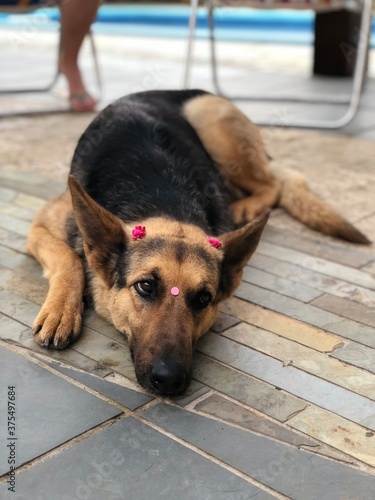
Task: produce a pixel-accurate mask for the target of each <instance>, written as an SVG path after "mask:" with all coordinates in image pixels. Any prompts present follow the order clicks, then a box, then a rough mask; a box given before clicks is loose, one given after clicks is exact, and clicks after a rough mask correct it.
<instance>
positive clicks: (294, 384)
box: [0, 32, 375, 500]
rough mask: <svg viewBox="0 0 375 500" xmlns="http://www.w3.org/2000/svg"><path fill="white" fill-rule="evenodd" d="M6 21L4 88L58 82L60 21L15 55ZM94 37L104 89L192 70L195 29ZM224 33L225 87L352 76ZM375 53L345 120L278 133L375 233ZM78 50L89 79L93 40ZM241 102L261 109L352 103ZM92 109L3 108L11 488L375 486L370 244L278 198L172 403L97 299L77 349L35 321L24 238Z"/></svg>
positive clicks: (127, 493) (268, 131) (2, 435)
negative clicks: (45, 341) (150, 389)
mask: <svg viewBox="0 0 375 500" xmlns="http://www.w3.org/2000/svg"><path fill="white" fill-rule="evenodd" d="M9 33H11V34H12V36H18V35H20V36H21V37H22V36H23V37H24V38H25V34H24V33H16V32H0V41H2V42H4V41H8V42H9V43H5V44H4V43H1V44H0V45H1V46H2V48H1V50H0V67H1V68H2V73H1V85H4V86H10V85H13V84H14V83H17V82H24V81H26V83H27V84H34V83H36V84H40V83H41V82H43V81H48V78H49V76H50V74H51V71H52V66H53V60H54V56H55V47H54V41H55V40H54V37H53V36H52V35H50V34H48V33H39V34H38V36H34V37H30V36H29V37H28V38H27V39H25V43H24V44H23V45H22V46H20V47H18V49H17V57H15V53H14V50H15V49H14V47H13V46H12V44H11V43H10V42H11V39H10V38H9ZM21 39H22V38H21ZM18 40H20V39H19V38H18ZM98 47H99V53H100V60H101V67H102V71H103V76H104V83H105V87H104V88H105V92H104V98H103V101H102V105H104V104H105V103H107V102H110V101H112V100H113V99H115V98H117V97H120V96H121V95H123V94H126V93H128V92H131V91H135V90H141V89H143V90H147V89H149V88H165V87H171V88H180V87H181V82H182V76H183V57H184V44H183V43H182V42H181V41H177V40H176V41H175V40H150V39H148V38H143V39H142V38H138V39H134V38H127V37H123V38H120V37H112V38H111V37H109V36H107V37H104V36H99V37H98ZM21 49H22V50H21ZM222 49H223V56H222V66H221V68H222V76H223V87H224V86H225V88H228V89H230V90H233V92H238V93H239V92H249V91H254V92H257V91H270V92H275V91H279V90H283V91H285V92H289V91H290V89H291V88H293V89H295V88H297V89H298V90H300V91H301V92H307V93H313V92H316V91H317V90H324V91H325V92H327V91H329V90H330V89H333V91H335V92H336V93H337V89H340V91H346V87H347V86H348V85H350V82H347V81H342V80H340V81H330V80H327V79H311V78H310V77H309V72H308V68H309V56H311V51H310V50H309V49H308V48H304V47H297V48H285V47H284V48H283V47H281V48H280V47H279V48H275V47H267V46H259V47H256V46H255V47H254V46H249V45H241V44H236V45H231V44H224V45H223V46H222ZM277 49H278V50H279V52H277ZM15 59H16V61H17V64H15V62H14V60H15ZM372 60H373V56H372V55H371V58H370V79H369V80H368V82H367V85H366V89H365V94H364V99H363V101H362V105H361V109H360V112H359V114H358V116H357V117H356V119H355V120H354V121H353V122H352V123H351V124H350V125H348V126H347V127H346V128H345V129H344V130H341V131H337V132H335V133H330V134H328V133H327V132H324V133H321V132H310V131H301V130H289V129H287V130H282V129H277V128H275V127H272V126H271V127H268V128H264V129H263V135H264V138H265V141H266V144H267V147H268V150H269V151H270V153H271V155H272V157H273V158H274V159H275V161H279V162H282V163H283V164H284V165H287V166H291V167H294V168H296V169H299V170H301V171H303V172H305V173H306V175H307V176H308V178H309V181H310V184H311V186H312V188H313V189H314V190H316V191H318V192H319V193H320V195H321V196H322V197H323V198H325V199H327V200H330V201H331V203H332V204H334V205H335V206H336V207H337V208H338V209H339V210H340V211H342V213H344V214H345V216H346V217H347V218H349V219H350V220H351V221H352V222H353V223H355V224H356V225H357V226H358V227H360V228H361V229H362V230H363V231H364V232H366V234H368V236H369V237H370V238H372V239H373V240H375V224H374V221H375V208H374V186H375V182H374V181H375V179H374V177H375V172H374V168H373V158H374V156H375V143H374V141H373V139H375V114H374V108H375V100H374V92H375V87H374V80H373V79H372V78H371V77H372V76H374V71H373V66H372V64H373V62H372ZM206 61H207V52H206V47H205V44H204V42H201V43H199V44H198V45H197V63H196V65H195V66H194V73H193V76H192V82H191V83H192V85H193V86H196V87H203V88H207V89H211V82H210V78H209V72H208V66H207V62H206ZM83 64H84V67H85V75H87V76H86V78H87V80H88V81H89V82H91V81H92V80H93V74H92V70H91V65H90V59H89V58H88V56H87V54H86V53H84V55H83ZM25 75H26V76H25ZM293 75H295V76H293ZM63 89H64V87H63V82H61V83H60V85H59V86H58V90H57V91H58V93H62V92H63ZM341 89H343V90H341ZM293 91H294V90H293ZM61 95H62V94H61ZM239 104H240V106H241V107H242V109H243V110H244V111H245V112H247V113H248V114H249V115H250V116H252V117H253V118H255V120H256V119H257V118H263V117H265V116H268V117H270V118H271V120H272V116H276V115H277V116H280V115H281V116H284V117H286V118H287V117H288V116H292V115H294V114H298V113H300V114H301V115H303V116H305V115H307V114H308V113H313V114H314V115H315V116H317V115H319V116H325V117H331V116H334V115H335V113H337V112H338V111H337V109H336V108H334V107H333V106H327V105H326V106H324V107H321V108H320V107H318V106H308V105H304V106H301V105H297V106H295V107H293V106H291V105H286V104H281V103H273V104H270V105H266V104H260V103H258V102H255V103H248V102H247V103H239ZM0 105H1V109H2V110H15V109H16V110H20V111H23V110H24V109H31V108H34V109H47V108H51V107H55V108H56V107H60V108H63V107H64V106H65V101H64V100H63V99H62V100H60V101H59V100H56V99H55V98H51V97H49V96H44V95H40V96H30V95H26V96H24V95H22V96H6V97H5V96H2V97H1V98H0ZM92 118H93V115H85V116H82V115H81V116H77V115H71V114H59V115H52V116H39V117H21V118H12V119H10V118H7V119H3V120H1V121H0V134H1V145H0V338H1V340H0V358H1V359H0V381H1V385H2V387H1V391H0V412H1V414H2V415H3V417H2V419H3V420H2V422H3V423H2V424H1V426H0V498H2V499H3V498H4V499H8V498H9V499H10V498H12V499H14V498H16V499H26V498H28V499H29V498H32V499H33V500H34V499H37V500H39V499H40V500H42V499H43V500H44V499H46V500H47V499H48V500H51V499H63V500H67V499H69V500H70V499H98V500H103V499H105V500H119V499H128V498H136V499H138V498H139V499H146V498H157V499H159V498H167V499H173V500H174V499H175V498H181V499H192V498H196V499H200V500H201V499H204V500H206V499H207V500H208V499H214V498H215V499H221V498H222V499H236V500H244V499H246V498H252V497H256V498H271V497H274V498H292V499H301V500H306V499H312V500H315V499H327V500H331V499H337V500H338V499H345V500H349V499H361V500H362V499H369V500H370V499H371V500H372V499H373V498H374V496H375V476H374V471H375V459H374V457H375V441H374V440H375V368H374V367H375V316H374V313H373V310H374V304H375V253H374V248H373V246H370V247H366V248H361V247H355V246H354V245H348V244H344V243H340V242H337V241H334V240H332V239H329V238H326V237H323V236H320V235H318V234H316V233H314V232H312V231H309V230H307V229H305V228H303V227H302V226H301V225H300V224H299V223H297V222H295V221H292V220H291V218H290V217H289V216H288V215H286V214H284V213H283V212H282V211H281V210H280V209H277V210H276V211H275V212H274V213H273V216H272V219H271V222H270V224H269V225H268V227H267V229H266V231H265V234H264V237H263V238H262V242H261V244H260V246H259V249H258V250H257V252H256V255H255V256H254V258H253V259H252V261H251V262H250V264H249V265H248V266H247V267H246V269H245V273H244V279H243V283H242V284H241V286H240V287H239V289H238V291H237V292H236V294H235V297H234V298H233V299H231V300H230V301H228V302H227V303H226V304H224V305H223V307H222V312H221V315H220V317H219V320H218V321H217V323H216V325H215V326H214V328H213V329H212V331H210V332H209V333H208V334H207V335H206V336H205V337H204V338H203V339H202V340H201V341H200V342H199V344H198V346H197V352H196V356H195V365H194V379H193V382H192V384H191V386H190V388H189V390H188V391H187V393H186V394H185V395H184V396H183V397H180V398H177V399H174V400H169V399H163V398H158V397H155V396H153V395H151V394H145V392H144V391H143V390H142V389H141V388H140V387H139V386H138V385H137V383H136V381H135V375H134V370H133V365H132V362H131V359H130V353H129V349H128V346H127V343H126V341H125V339H124V338H123V336H122V335H120V334H119V333H118V332H117V331H116V330H115V329H114V328H113V327H111V326H110V325H108V324H107V323H106V322H104V321H103V320H101V319H100V318H98V317H97V316H96V314H95V313H94V312H93V311H92V310H87V311H86V312H85V316H84V328H83V331H82V335H81V337H80V339H79V340H78V341H77V342H76V343H75V344H74V345H73V346H72V347H71V348H69V349H67V350H65V351H58V352H54V351H47V350H44V349H42V348H39V347H37V346H36V344H35V343H34V341H33V339H32V334H31V331H30V327H31V325H32V322H33V320H34V318H35V316H36V314H37V312H38V310H39V307H40V305H41V304H42V302H43V300H44V298H45V295H46V291H47V284H46V281H45V280H44V279H43V277H42V273H41V270H40V267H39V265H38V264H37V263H36V262H35V261H34V260H33V259H31V258H30V257H28V256H27V255H26V254H25V251H24V245H25V239H26V236H27V233H28V230H29V225H30V221H31V220H32V218H33V216H34V214H35V212H36V211H37V210H38V209H39V208H40V207H41V206H42V205H43V203H44V200H45V199H48V198H50V197H52V196H54V195H55V194H58V193H59V192H61V191H62V189H63V188H64V185H65V179H66V175H67V172H68V165H69V160H70V157H71V154H72V152H73V149H74V145H75V143H76V141H77V139H78V137H79V134H80V133H81V132H82V131H83V130H84V128H85V127H86V126H87V124H88V123H89V122H90V120H91V119H92ZM7 421H8V424H7ZM12 460H15V466H16V467H17V469H16V470H15V472H14V471H13V470H11V467H12V465H13V463H12ZM9 488H11V489H12V488H13V489H14V490H15V493H13V491H12V490H9Z"/></svg>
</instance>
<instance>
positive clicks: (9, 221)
mask: <svg viewBox="0 0 375 500" xmlns="http://www.w3.org/2000/svg"><path fill="white" fill-rule="evenodd" d="M0 227H2V228H3V229H7V230H8V231H13V232H14V233H17V234H19V235H20V236H25V237H26V236H27V235H28V234H29V231H30V222H29V221H24V220H22V219H19V218H17V217H14V216H12V215H8V214H4V213H0Z"/></svg>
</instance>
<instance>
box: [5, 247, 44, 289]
mask: <svg viewBox="0 0 375 500" xmlns="http://www.w3.org/2000/svg"><path fill="white" fill-rule="evenodd" d="M0 266H2V267H5V268H7V269H13V270H16V271H17V273H18V274H20V275H21V276H26V277H27V278H32V279H36V280H40V281H43V271H42V268H41V267H40V265H39V264H38V263H37V261H36V260H35V259H33V258H32V257H29V256H28V255H25V254H24V253H20V252H16V251H14V250H11V249H10V248H6V247H5V246H1V245H0Z"/></svg>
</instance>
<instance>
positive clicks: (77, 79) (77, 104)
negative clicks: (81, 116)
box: [59, 58, 96, 113]
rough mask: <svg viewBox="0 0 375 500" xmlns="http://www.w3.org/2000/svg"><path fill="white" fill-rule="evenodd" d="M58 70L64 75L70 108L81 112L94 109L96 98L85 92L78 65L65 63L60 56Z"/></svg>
mask: <svg viewBox="0 0 375 500" xmlns="http://www.w3.org/2000/svg"><path fill="white" fill-rule="evenodd" d="M59 71H60V73H62V74H63V75H64V76H65V78H66V80H67V83H68V87H69V103H70V108H71V110H72V111H78V112H81V113H82V112H88V111H94V110H95V106H96V100H95V99H94V98H93V97H92V96H91V95H90V94H89V93H88V92H87V90H86V87H85V84H84V83H83V80H82V76H81V72H80V70H79V68H78V66H77V65H76V64H66V63H65V62H64V61H63V58H61V59H60V62H59Z"/></svg>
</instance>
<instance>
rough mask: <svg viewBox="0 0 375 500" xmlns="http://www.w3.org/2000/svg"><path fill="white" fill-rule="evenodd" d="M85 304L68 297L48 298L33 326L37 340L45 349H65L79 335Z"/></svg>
mask: <svg viewBox="0 0 375 500" xmlns="http://www.w3.org/2000/svg"><path fill="white" fill-rule="evenodd" d="M82 310H83V303H82V300H81V301H78V302H77V301H73V300H72V299H71V298H69V297H66V296H61V297H52V298H50V297H47V300H46V301H45V303H44V304H43V307H42V309H41V310H40V312H39V314H38V316H37V318H36V320H35V321H34V325H33V334H34V335H35V340H36V341H37V342H38V343H39V344H41V345H42V346H45V347H50V348H52V349H64V347H66V346H67V345H69V344H71V343H72V342H73V341H74V340H75V339H76V338H77V337H78V335H79V333H80V331H81V323H82Z"/></svg>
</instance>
